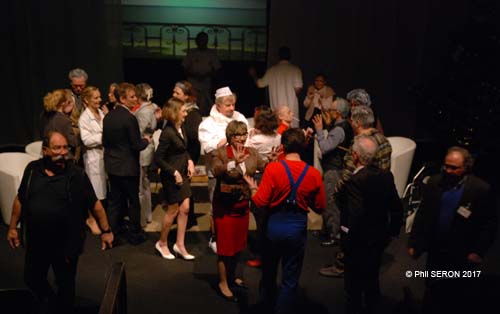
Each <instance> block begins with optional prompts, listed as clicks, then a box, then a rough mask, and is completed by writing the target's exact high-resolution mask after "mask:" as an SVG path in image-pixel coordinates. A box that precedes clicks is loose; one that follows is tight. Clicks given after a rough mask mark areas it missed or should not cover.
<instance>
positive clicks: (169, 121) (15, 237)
mask: <svg viewBox="0 0 500 314" xmlns="http://www.w3.org/2000/svg"><path fill="white" fill-rule="evenodd" d="M198 41H199V43H198ZM197 43H198V44H199V48H198V49H199V50H200V51H201V52H200V51H197V53H202V52H203V49H206V38H205V37H204V36H203V35H202V36H200V37H199V38H197ZM279 54H280V59H281V60H280V62H279V63H278V64H277V65H276V66H274V67H272V68H271V69H269V70H268V72H267V73H266V74H265V75H264V76H263V77H262V78H260V79H259V78H257V76H256V74H255V73H254V72H252V71H251V74H252V75H253V76H254V77H255V82H256V85H257V86H258V87H265V86H269V90H270V106H269V107H267V106H260V107H256V110H255V115H254V117H253V118H254V122H255V125H254V126H253V127H252V128H250V127H249V124H248V120H247V118H246V117H245V116H244V115H242V114H241V113H239V112H238V111H236V102H237V97H236V94H235V93H234V92H233V91H232V90H231V88H230V87H228V86H225V87H221V88H218V89H217V90H216V91H215V95H214V98H213V99H214V101H211V103H213V105H212V106H211V107H209V106H208V105H207V104H206V102H207V98H208V96H207V95H206V94H205V93H204V94H203V95H197V91H196V89H195V88H194V86H205V85H207V86H209V85H210V84H211V82H210V80H209V79H208V78H203V77H202V76H200V75H197V74H196V73H197V71H196V69H195V66H193V65H192V64H191V63H192V62H193V61H192V60H190V59H188V60H187V61H185V66H186V67H188V68H189V73H190V75H191V76H193V77H195V78H196V80H194V81H193V82H191V81H192V80H189V79H188V80H186V81H179V82H177V83H176V84H175V86H173V89H172V97H171V98H170V99H168V100H167V101H166V102H165V104H164V105H163V106H161V107H160V106H158V105H157V104H155V103H153V102H152V97H153V89H152V88H151V86H150V85H149V84H147V83H141V84H138V85H132V84H130V83H126V82H123V83H119V84H115V83H113V84H111V85H110V87H109V93H108V101H107V102H106V103H103V100H102V97H101V92H100V90H99V89H98V88H96V87H94V86H87V81H88V75H87V73H86V72H85V71H84V70H82V69H74V70H71V71H70V73H69V80H70V85H71V88H70V89H57V90H54V91H52V92H50V93H48V94H47V95H46V96H45V97H44V99H43V102H44V109H45V110H44V113H43V114H42V117H41V130H40V131H41V134H42V135H43V138H44V141H43V158H42V159H41V160H38V161H35V162H32V163H30V164H29V165H28V167H27V168H26V170H25V173H24V176H23V180H22V182H21V186H20V188H19V192H18V195H17V197H16V200H15V203H14V210H13V214H12V219H11V223H10V226H9V231H8V236H7V237H8V241H9V243H10V244H11V246H12V247H18V246H19V245H20V237H19V232H18V230H17V224H18V222H20V221H22V222H23V226H24V227H25V228H26V238H25V240H26V248H27V251H26V264H25V268H26V269H27V271H26V283H27V284H28V286H29V287H30V288H31V289H32V290H33V291H34V292H35V293H36V295H37V296H38V297H39V298H40V300H44V299H47V298H49V299H50V298H52V296H53V295H54V292H52V289H51V287H50V285H49V284H48V282H47V278H46V277H47V270H48V268H49V267H50V266H52V268H53V269H54V272H55V276H56V281H57V285H58V292H57V294H56V295H57V297H56V298H55V299H56V300H57V302H56V304H57V306H58V308H59V310H60V311H61V312H63V313H68V312H69V310H68V309H69V308H70V307H71V305H72V304H73V301H74V296H75V291H74V290H75V289H74V287H75V274H76V267H77V262H78V256H79V255H80V254H81V252H82V248H83V241H84V236H85V225H87V226H89V227H90V229H91V230H92V232H93V233H94V234H97V235H100V236H101V239H102V248H103V249H106V248H112V247H114V246H117V245H123V244H124V243H125V242H128V243H129V244H131V245H139V244H141V243H143V242H144V241H145V240H146V239H147V235H146V233H145V232H144V228H145V227H146V226H147V224H149V223H151V222H152V209H153V208H152V205H153V204H152V198H151V182H150V179H149V176H150V173H151V170H152V169H153V168H154V167H153V166H156V167H158V168H159V171H160V181H161V184H162V191H163V194H162V199H163V202H162V205H163V209H164V211H165V214H164V218H163V220H162V228H161V232H160V236H159V239H158V241H157V242H156V244H155V245H154V247H155V249H156V251H157V253H159V255H160V257H162V258H164V259H166V260H173V259H175V258H176V257H180V258H182V259H184V260H194V259H196V258H197V257H196V256H194V255H192V254H190V253H189V250H188V248H187V247H186V243H185V233H186V230H187V229H188V228H189V226H192V225H193V224H196V218H195V217H194V215H193V212H194V209H193V207H194V199H193V193H192V191H191V185H190V180H191V178H192V176H193V175H194V174H195V165H196V164H197V163H198V162H199V159H200V151H202V152H203V154H204V155H205V166H206V170H207V175H208V184H207V185H208V188H207V190H208V195H209V199H210V202H211V204H212V206H211V210H210V213H209V215H210V231H211V237H210V240H209V247H210V248H211V250H213V252H214V253H216V254H217V265H216V268H217V271H218V275H219V283H218V286H217V287H218V292H219V294H220V295H221V296H222V297H223V298H224V299H226V300H228V301H230V302H238V293H237V291H240V290H239V289H238V288H239V287H244V286H245V282H244V279H243V278H242V277H241V274H239V273H238V272H237V267H236V266H237V264H238V263H239V262H240V256H241V253H242V252H243V251H244V250H245V249H246V247H247V238H248V228H249V215H250V213H253V215H254V216H255V218H256V219H255V220H256V223H257V242H258V245H257V248H258V250H257V252H254V253H255V258H254V259H253V260H250V261H248V262H249V263H248V265H250V266H260V267H261V269H262V279H261V284H260V290H261V291H260V296H261V300H260V301H261V305H262V306H263V309H264V310H268V311H269V312H276V313H289V312H292V311H293V304H294V296H295V293H296V291H297V288H298V283H299V278H300V273H301V269H302V263H303V260H304V254H305V245H306V238H307V221H308V220H307V213H308V212H309V211H314V212H316V213H319V214H321V215H322V217H323V225H322V230H321V232H320V236H321V243H322V245H324V246H327V247H330V246H332V247H334V248H335V253H336V254H335V257H336V258H335V260H334V261H333V263H332V265H327V266H326V267H324V268H322V269H320V270H319V273H320V274H321V275H324V276H328V277H337V278H344V283H345V285H344V286H345V291H346V301H347V302H346V304H347V310H348V313H361V312H363V311H368V312H371V311H373V310H374V309H375V308H376V307H377V304H378V302H379V300H380V296H381V292H380V287H379V279H378V277H379V268H380V264H381V257H382V253H383V251H384V249H385V248H386V247H387V245H388V243H389V242H390V240H391V238H393V237H397V236H398V234H399V232H400V229H401V226H402V223H403V220H404V213H403V207H402V204H401V201H400V199H399V197H398V194H397V192H396V189H395V185H394V178H393V176H392V174H391V172H390V171H389V169H390V163H391V152H392V149H391V145H390V143H389V141H388V140H387V138H386V137H385V136H384V135H383V130H382V125H381V122H380V117H378V116H376V115H375V114H374V112H373V110H372V108H371V98H370V95H369V94H368V93H367V92H366V90H364V89H354V90H352V91H351V92H349V93H348V94H347V96H346V98H345V99H344V98H341V97H340V96H339V95H337V94H336V93H335V91H334V89H333V88H332V87H330V86H328V85H327V79H326V76H325V75H324V74H317V75H316V76H315V79H314V83H313V84H311V85H310V86H309V87H308V88H307V95H306V97H305V99H304V101H303V105H304V111H305V121H306V123H305V124H304V125H303V127H304V128H303V129H301V128H298V127H297V126H298V121H299V119H298V118H299V108H298V100H297V94H298V93H299V91H300V89H301V88H302V75H301V72H300V69H299V68H298V67H296V66H294V65H292V64H291V63H290V62H289V59H290V50H289V49H288V48H286V47H283V48H281V49H280V52H279ZM210 60H212V61H211V62H212V63H214V65H213V66H212V67H211V68H207V69H206V70H205V71H204V72H206V73H209V72H213V71H214V70H216V69H217V68H218V67H220V64H218V63H217V62H215V61H214V60H215V59H214V58H213V56H212V57H211V58H210ZM193 67H194V68H193ZM203 88H204V89H206V86H205V87H203ZM198 89H199V88H198ZM197 96H199V97H202V98H203V106H202V107H201V109H203V110H202V111H201V112H200V107H199V106H198V104H197V99H198V98H197ZM207 106H208V107H207ZM203 112H205V113H208V116H207V117H206V118H205V119H202V114H203ZM158 129H159V130H161V135H160V137H159V142H158V143H155V142H154V139H153V137H152V135H153V133H154V131H155V130H158ZM314 143H316V144H317V147H319V152H320V153H319V159H320V163H321V169H322V172H320V171H319V170H318V169H316V168H314V167H313V166H310V165H309V164H308V163H307V162H305V161H307V160H310V155H311V154H312V153H311V151H310V149H309V148H310V147H311V145H312V144H314ZM304 160H305V161H304ZM80 166H81V167H80ZM81 168H83V169H84V170H81ZM471 168H472V158H471V156H470V154H469V152H468V151H467V150H465V149H463V148H458V147H453V148H451V149H450V150H449V151H448V153H447V154H446V157H445V161H444V165H443V171H442V174H440V175H439V176H438V177H435V178H432V179H431V181H430V183H429V185H428V190H426V192H425V193H424V196H423V202H422V206H421V209H420V210H419V211H418V213H417V216H416V219H415V223H414V226H413V231H412V233H411V236H410V242H409V254H410V255H411V256H414V257H418V256H419V255H420V254H422V253H423V252H429V261H428V266H427V267H428V268H429V269H439V270H462V269H472V268H474V267H477V266H478V265H479V264H480V263H481V262H482V258H483V257H484V255H485V253H486V252H487V250H488V248H489V247H490V246H491V244H492V241H493V239H494V236H495V232H496V228H497V217H496V214H495V209H494V205H493V198H492V194H491V189H490V187H489V185H488V184H487V183H485V182H484V181H482V180H481V179H479V178H477V177H474V176H473V175H471ZM175 221H176V224H177V231H176V232H177V235H176V240H175V243H174V244H173V245H172V246H170V244H169V243H168V238H169V237H168V235H169V232H170V229H171V227H172V225H173V224H174V222H175ZM435 239H437V240H438V241H434V240H435ZM50 243H54V244H55V245H53V246H51V245H50ZM60 243H63V245H62V246H61V245H60ZM279 265H281V267H282V276H281V284H280V285H279V288H280V289H278V285H277V283H276V279H277V278H276V277H277V274H278V267H279ZM450 267H452V269H451V268H450Z"/></svg>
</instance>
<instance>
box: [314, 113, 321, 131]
mask: <svg viewBox="0 0 500 314" xmlns="http://www.w3.org/2000/svg"><path fill="white" fill-rule="evenodd" d="M312 120H313V124H314V128H315V129H316V133H321V132H323V118H322V117H321V115H320V114H317V115H315V116H314V117H313V118H312Z"/></svg>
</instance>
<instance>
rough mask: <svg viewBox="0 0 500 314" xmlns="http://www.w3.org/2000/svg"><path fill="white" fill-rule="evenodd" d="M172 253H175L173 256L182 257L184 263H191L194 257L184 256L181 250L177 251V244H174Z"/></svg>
mask: <svg viewBox="0 0 500 314" xmlns="http://www.w3.org/2000/svg"><path fill="white" fill-rule="evenodd" d="M174 252H175V255H177V256H180V257H182V258H183V259H184V260H186V261H192V260H194V256H193V255H191V254H186V255H184V254H182V253H181V250H179V248H178V247H177V244H174Z"/></svg>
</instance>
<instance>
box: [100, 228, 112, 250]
mask: <svg viewBox="0 0 500 314" xmlns="http://www.w3.org/2000/svg"><path fill="white" fill-rule="evenodd" d="M114 239H115V236H114V235H113V233H112V232H108V233H102V234H101V250H103V251H104V250H106V249H111V248H113V240H114Z"/></svg>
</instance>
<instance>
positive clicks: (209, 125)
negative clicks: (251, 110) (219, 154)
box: [198, 105, 248, 155]
mask: <svg viewBox="0 0 500 314" xmlns="http://www.w3.org/2000/svg"><path fill="white" fill-rule="evenodd" d="M233 120H237V121H241V122H245V124H246V125H247V128H248V121H247V119H246V118H245V116H244V115H242V114H241V113H239V112H238V111H234V112H233V116H232V117H231V118H228V117H226V116H225V115H223V114H221V113H220V112H219V111H218V110H217V108H216V106H215V105H213V106H212V109H211V110H210V116H208V117H207V118H206V119H205V120H203V121H202V122H201V124H200V126H199V127H198V139H199V140H200V144H201V149H202V150H203V152H204V153H205V155H206V154H208V153H210V152H211V151H213V150H215V149H217V144H218V143H219V142H220V141H221V140H222V139H224V138H226V127H227V125H228V124H229V122H231V121H233Z"/></svg>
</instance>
